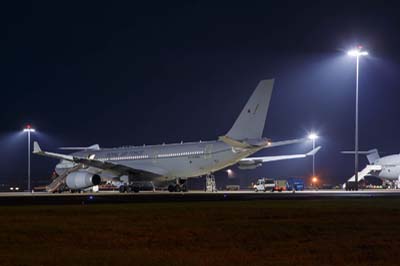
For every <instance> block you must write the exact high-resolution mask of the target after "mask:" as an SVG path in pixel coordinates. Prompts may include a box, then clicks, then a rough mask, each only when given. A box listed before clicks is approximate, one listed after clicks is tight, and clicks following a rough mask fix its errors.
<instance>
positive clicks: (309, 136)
mask: <svg viewBox="0 0 400 266" xmlns="http://www.w3.org/2000/svg"><path fill="white" fill-rule="evenodd" d="M308 138H309V139H311V140H316V139H317V138H318V135H317V134H315V133H311V134H309V135H308Z"/></svg>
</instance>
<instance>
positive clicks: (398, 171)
mask: <svg viewBox="0 0 400 266" xmlns="http://www.w3.org/2000/svg"><path fill="white" fill-rule="evenodd" d="M374 164H375V165H380V166H381V167H382V170H381V171H379V172H377V173H376V174H374V176H377V177H379V178H382V179H396V180H397V179H399V176H400V154H394V155H388V156H385V157H382V158H379V159H377V160H376V161H375V162H374Z"/></svg>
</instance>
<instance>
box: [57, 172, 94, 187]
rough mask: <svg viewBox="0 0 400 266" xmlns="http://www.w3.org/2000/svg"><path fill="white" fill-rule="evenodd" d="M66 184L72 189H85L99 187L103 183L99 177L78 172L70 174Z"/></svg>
mask: <svg viewBox="0 0 400 266" xmlns="http://www.w3.org/2000/svg"><path fill="white" fill-rule="evenodd" d="M65 182H66V183H67V186H68V187H69V188H70V189H83V188H87V187H92V186H97V185H99V184H100V182H101V178H100V176H99V175H96V174H91V173H88V172H83V171H77V172H73V173H70V174H69V175H68V176H67V178H66V180H65Z"/></svg>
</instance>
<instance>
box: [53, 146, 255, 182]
mask: <svg viewBox="0 0 400 266" xmlns="http://www.w3.org/2000/svg"><path fill="white" fill-rule="evenodd" d="M261 148H262V147H255V148H246V149H238V148H233V147H232V146H230V145H228V144H226V143H224V142H222V141H205V142H192V143H177V144H162V145H151V146H132V147H120V148H110V149H107V148H106V149H100V150H86V151H81V152H77V153H74V154H73V155H74V156H79V157H91V158H94V159H97V160H100V161H110V162H113V163H116V164H120V165H124V166H128V167H131V168H134V169H138V170H146V171H149V170H151V171H152V172H155V173H159V174H160V176H159V177H158V178H157V180H154V179H153V180H152V181H168V180H173V179H176V178H182V179H186V178H190V177H198V176H202V175H206V174H210V173H213V172H215V171H218V170H221V169H223V168H226V167H228V166H231V165H233V164H235V163H237V162H238V161H239V160H241V159H242V158H245V157H247V156H249V155H251V154H253V153H255V152H257V151H258V150H260V149H261ZM73 166H74V164H73V163H71V162H67V161H61V162H60V163H59V164H58V165H57V166H56V172H57V173H58V174H62V173H64V171H66V170H67V169H69V168H71V167H73ZM87 171H89V172H91V173H95V174H99V175H100V176H101V177H102V178H112V177H113V175H114V177H116V176H115V174H114V173H112V171H108V170H105V171H103V170H102V169H99V168H94V167H90V168H89V169H87ZM133 178H134V179H136V180H138V179H140V177H139V176H138V177H135V176H133ZM143 181H145V180H143Z"/></svg>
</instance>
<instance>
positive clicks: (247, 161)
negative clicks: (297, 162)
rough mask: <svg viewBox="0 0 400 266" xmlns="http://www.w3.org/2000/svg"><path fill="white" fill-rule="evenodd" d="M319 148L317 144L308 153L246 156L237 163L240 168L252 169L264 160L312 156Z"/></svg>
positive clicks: (271, 160)
mask: <svg viewBox="0 0 400 266" xmlns="http://www.w3.org/2000/svg"><path fill="white" fill-rule="evenodd" d="M283 145H285V144H283ZM320 149H321V146H318V147H316V148H315V149H313V150H311V151H309V152H308V153H304V154H292V155H276V156H261V157H247V158H243V159H242V160H240V161H239V163H238V164H239V168H240V169H254V168H257V167H260V166H261V165H262V163H266V162H274V161H281V160H290V159H298V158H305V157H308V156H313V155H315V154H316V153H317V152H318V151H319V150H320Z"/></svg>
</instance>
